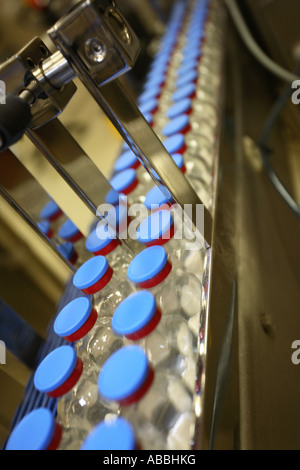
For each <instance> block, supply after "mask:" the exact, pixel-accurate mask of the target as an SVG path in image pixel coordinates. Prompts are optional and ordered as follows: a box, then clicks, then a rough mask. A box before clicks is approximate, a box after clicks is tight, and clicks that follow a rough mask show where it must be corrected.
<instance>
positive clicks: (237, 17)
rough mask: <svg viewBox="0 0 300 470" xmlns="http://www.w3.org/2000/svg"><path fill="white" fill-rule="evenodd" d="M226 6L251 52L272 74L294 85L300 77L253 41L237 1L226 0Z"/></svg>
mask: <svg viewBox="0 0 300 470" xmlns="http://www.w3.org/2000/svg"><path fill="white" fill-rule="evenodd" d="M225 4H226V6H227V8H228V11H229V13H230V15H231V17H232V20H233V22H234V24H235V26H236V28H237V30H238V32H239V34H240V36H241V37H242V39H243V41H244V42H245V44H246V46H247V47H248V49H249V50H250V52H251V53H252V54H253V55H254V56H255V57H256V59H257V60H258V61H259V62H260V63H261V64H262V65H263V66H264V67H266V68H267V69H268V70H269V71H270V72H272V73H273V74H274V75H276V76H277V77H279V78H281V79H282V80H284V81H286V82H289V83H292V82H293V81H295V80H298V79H299V77H298V76H297V75H295V74H293V73H292V72H289V71H288V70H286V69H284V68H283V67H281V66H280V65H278V64H277V63H276V62H274V61H273V60H272V59H270V57H268V56H267V55H266V54H265V53H264V52H263V51H262V50H261V48H260V47H259V46H258V44H257V43H256V42H255V40H254V39H253V36H252V35H251V33H250V31H249V29H248V27H247V25H246V23H245V21H244V19H243V16H242V14H241V12H240V10H239V8H238V6H237V4H236V1H235V0H225Z"/></svg>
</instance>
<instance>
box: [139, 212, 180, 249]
mask: <svg viewBox="0 0 300 470" xmlns="http://www.w3.org/2000/svg"><path fill="white" fill-rule="evenodd" d="M172 225H173V217H172V214H171V212H169V211H167V210H160V211H156V212H154V213H153V214H151V215H149V216H148V217H147V218H146V219H144V220H143V222H141V224H140V225H139V227H138V228H137V231H136V235H137V239H138V240H139V241H140V242H141V243H149V242H151V241H153V240H157V239H159V238H161V237H162V236H163V235H164V234H165V233H169V231H170V229H171V227H172Z"/></svg>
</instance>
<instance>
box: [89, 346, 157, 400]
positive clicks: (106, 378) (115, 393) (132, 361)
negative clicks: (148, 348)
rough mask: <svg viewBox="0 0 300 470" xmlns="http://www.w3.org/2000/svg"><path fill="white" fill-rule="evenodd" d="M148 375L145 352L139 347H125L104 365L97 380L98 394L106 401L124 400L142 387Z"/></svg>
mask: <svg viewBox="0 0 300 470" xmlns="http://www.w3.org/2000/svg"><path fill="white" fill-rule="evenodd" d="M148 373H149V365H148V359H147V355H146V353H145V351H143V349H142V348H140V347H139V346H135V345H133V346H125V347H123V348H121V349H119V350H118V351H116V352H114V353H113V354H112V355H111V356H110V357H109V358H108V359H107V361H106V362H105V363H104V365H103V367H102V369H101V371H100V374H99V379H98V388H99V392H100V394H101V395H102V396H104V397H105V398H107V399H108V400H113V401H121V400H125V399H127V398H129V397H131V396H132V395H133V394H134V393H135V392H137V391H138V390H139V389H140V387H142V385H143V384H144V383H145V380H146V378H147V376H148Z"/></svg>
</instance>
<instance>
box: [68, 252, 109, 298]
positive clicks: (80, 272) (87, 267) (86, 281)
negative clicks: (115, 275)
mask: <svg viewBox="0 0 300 470" xmlns="http://www.w3.org/2000/svg"><path fill="white" fill-rule="evenodd" d="M108 267H109V264H108V261H107V259H106V258H105V257H104V256H95V257H94V258H91V259H89V260H87V261H86V262H85V263H83V264H82V265H81V266H80V267H79V268H78V269H77V271H76V273H75V275H74V277H73V284H74V286H75V287H76V288H77V289H80V290H82V289H87V288H89V287H91V286H93V285H94V284H96V282H98V281H100V279H101V278H102V277H103V276H104V274H105V273H106V271H107V270H108Z"/></svg>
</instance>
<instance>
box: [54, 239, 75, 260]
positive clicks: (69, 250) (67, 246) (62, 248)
mask: <svg viewBox="0 0 300 470" xmlns="http://www.w3.org/2000/svg"><path fill="white" fill-rule="evenodd" d="M57 249H58V251H59V252H60V253H61V254H62V255H63V256H64V257H65V258H67V259H71V258H72V256H73V254H74V252H75V248H74V246H73V243H72V242H65V243H61V244H60V245H58V246H57Z"/></svg>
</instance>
